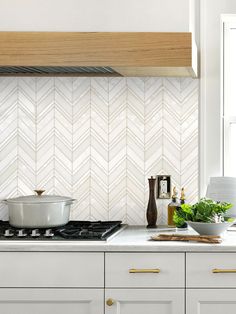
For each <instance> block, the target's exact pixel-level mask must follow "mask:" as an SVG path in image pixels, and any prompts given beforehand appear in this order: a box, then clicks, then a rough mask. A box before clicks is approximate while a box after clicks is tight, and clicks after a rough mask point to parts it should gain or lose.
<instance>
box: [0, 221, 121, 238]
mask: <svg viewBox="0 0 236 314" xmlns="http://www.w3.org/2000/svg"><path fill="white" fill-rule="evenodd" d="M121 227H122V225H121V221H80V220H71V221H69V222H68V224H66V225H65V226H61V227H54V228H50V229H49V228H48V229H45V228H42V229H41V228H39V229H30V228H27V229H26V228H25V229H20V228H15V227H12V226H10V225H9V222H8V221H2V220H0V241H1V240H21V241H22V240H31V241H32V240H38V241H42V240H46V241H48V240H50V241H51V240H59V241H66V240H67V241H68V240H70V241H105V240H107V239H108V238H109V237H110V236H111V235H112V234H114V233H116V232H117V231H118V230H119V229H120V228H121Z"/></svg>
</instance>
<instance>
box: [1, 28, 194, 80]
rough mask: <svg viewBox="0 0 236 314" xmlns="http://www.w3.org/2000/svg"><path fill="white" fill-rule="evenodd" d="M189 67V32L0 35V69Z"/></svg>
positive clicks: (190, 53) (144, 69)
mask: <svg viewBox="0 0 236 314" xmlns="http://www.w3.org/2000/svg"><path fill="white" fill-rule="evenodd" d="M192 64H193V62H192V36H191V33H155V32H153V33H146V32H144V33H130V32H124V33H123V32H122V33H121V32H98V33H92V32H0V66H95V67H99V66H108V67H112V68H114V69H116V71H117V72H119V70H120V72H119V73H120V74H121V75H124V74H125V73H128V72H130V73H131V72H132V73H135V71H137V75H139V73H140V75H141V73H143V74H142V76H145V75H146V73H148V72H149V70H150V68H153V70H152V71H151V72H150V73H153V75H154V74H155V73H157V72H158V71H156V70H157V69H158V68H159V69H162V70H163V69H164V68H166V70H167V72H170V73H173V72H174V73H173V75H174V74H175V72H176V70H175V69H181V68H182V69H185V68H186V69H190V72H191V68H192ZM119 68H120V69H119ZM124 68H130V70H129V71H128V72H127V70H124ZM134 69H139V70H135V71H134ZM186 69H185V70H184V71H185V73H189V70H186ZM131 70H132V71H131ZM159 72H161V71H159ZM162 72H163V71H162ZM177 72H178V70H177ZM180 72H181V71H180ZM193 72H194V73H193V76H196V73H195V72H196V71H193ZM122 73H123V74H122ZM163 73H164V72H163ZM153 75H152V76H153ZM163 75H165V74H163ZM191 75H192V74H188V76H191Z"/></svg>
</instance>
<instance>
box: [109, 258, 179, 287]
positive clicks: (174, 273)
mask: <svg viewBox="0 0 236 314" xmlns="http://www.w3.org/2000/svg"><path fill="white" fill-rule="evenodd" d="M105 264H106V273H105V282H106V287H110V288H112V287H114V288H115V287H117V288H122V287H129V288H132V287H136V288H138V287H147V288H148V287H150V288H154V287H184V281H185V276H184V254H182V253H107V254H106V255H105Z"/></svg>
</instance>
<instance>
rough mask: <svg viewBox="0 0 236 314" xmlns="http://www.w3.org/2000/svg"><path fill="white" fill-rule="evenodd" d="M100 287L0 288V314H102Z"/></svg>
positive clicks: (102, 294)
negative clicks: (82, 288)
mask: <svg viewBox="0 0 236 314" xmlns="http://www.w3.org/2000/svg"><path fill="white" fill-rule="evenodd" d="M103 296H104V292H103V290H102V289H84V290H81V289H0V313H2V314H32V313H33V314H65V313H68V314H103V313H104V305H103Z"/></svg>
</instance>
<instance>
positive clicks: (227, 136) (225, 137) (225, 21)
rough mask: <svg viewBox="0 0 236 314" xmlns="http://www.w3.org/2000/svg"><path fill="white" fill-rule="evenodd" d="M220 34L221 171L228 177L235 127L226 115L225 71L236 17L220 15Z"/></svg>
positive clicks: (235, 117) (234, 121)
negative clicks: (233, 127)
mask: <svg viewBox="0 0 236 314" xmlns="http://www.w3.org/2000/svg"><path fill="white" fill-rule="evenodd" d="M221 22H222V28H221V29H222V34H221V73H222V74H221V91H222V93H221V94H222V124H223V129H222V133H223V134H222V144H223V149H222V153H223V156H222V163H223V165H222V169H223V175H228V176H231V175H230V154H229V150H230V142H231V133H230V129H231V125H232V124H235V125H236V113H235V115H229V114H228V113H227V105H228V103H229V102H230V101H229V100H228V97H229V94H230V91H229V88H230V87H229V85H228V84H227V80H228V73H227V69H228V67H229V66H230V56H229V40H230V39H229V38H230V31H231V30H232V29H235V31H236V15H235V14H232V15H222V17H221Z"/></svg>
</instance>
